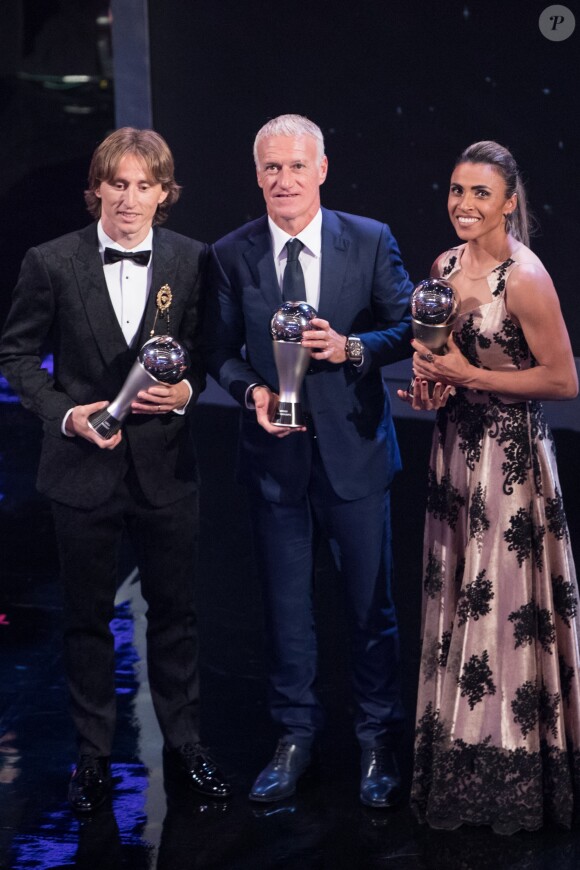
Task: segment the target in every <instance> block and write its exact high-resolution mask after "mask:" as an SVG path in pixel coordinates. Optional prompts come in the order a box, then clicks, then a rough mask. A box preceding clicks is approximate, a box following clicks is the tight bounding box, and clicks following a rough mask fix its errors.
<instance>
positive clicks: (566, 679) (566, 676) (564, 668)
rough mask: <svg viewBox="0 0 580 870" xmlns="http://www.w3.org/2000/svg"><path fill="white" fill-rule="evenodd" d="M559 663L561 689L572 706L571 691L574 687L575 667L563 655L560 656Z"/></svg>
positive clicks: (563, 695)
mask: <svg viewBox="0 0 580 870" xmlns="http://www.w3.org/2000/svg"><path fill="white" fill-rule="evenodd" d="M558 664H559V666H560V689H561V690H562V697H563V698H564V700H565V701H566V703H567V704H568V706H570V691H571V689H572V680H573V679H574V668H573V667H571V666H570V665H569V664H568V663H567V661H566V659H565V658H564V656H563V655H559V656H558Z"/></svg>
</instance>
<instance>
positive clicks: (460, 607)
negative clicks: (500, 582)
mask: <svg viewBox="0 0 580 870" xmlns="http://www.w3.org/2000/svg"><path fill="white" fill-rule="evenodd" d="M485 574H486V569H485V568H484V569H483V571H481V572H480V573H479V574H478V575H477V577H476V579H475V580H474V581H473V583H468V584H467V586H466V587H465V589H462V591H461V592H460V593H459V601H458V603H457V615H458V616H459V623H458V624H459V625H465V623H466V622H467V620H468V619H469V618H471V619H474V620H476V621H477V620H478V619H479V618H480V617H481V616H486V615H487V614H488V613H490V612H491V607H490V606H489V602H490V601H491V600H492V598H494V592H493V585H492V582H491V580H489V579H488V578H487V577H486V576H485Z"/></svg>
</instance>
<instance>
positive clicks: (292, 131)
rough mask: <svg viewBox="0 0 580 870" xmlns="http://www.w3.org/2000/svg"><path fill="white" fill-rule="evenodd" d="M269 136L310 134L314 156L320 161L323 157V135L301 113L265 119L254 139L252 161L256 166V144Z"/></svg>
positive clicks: (315, 125)
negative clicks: (313, 142) (314, 146)
mask: <svg viewBox="0 0 580 870" xmlns="http://www.w3.org/2000/svg"><path fill="white" fill-rule="evenodd" d="M269 136H312V138H313V139H315V140H316V158H317V160H318V161H321V160H322V158H323V157H324V136H323V135H322V130H321V129H320V127H318V125H317V124H315V123H314V121H311V120H310V119H309V118H305V117H304V116H303V115H278V117H277V118H272V119H271V120H270V121H267V122H266V123H265V124H264V126H263V127H262V128H261V129H260V130H258V133H257V135H256V138H255V139H254V163H255V164H256V167H257V166H258V145H259V143H260V142H261V141H262V139H266V138H267V137H269Z"/></svg>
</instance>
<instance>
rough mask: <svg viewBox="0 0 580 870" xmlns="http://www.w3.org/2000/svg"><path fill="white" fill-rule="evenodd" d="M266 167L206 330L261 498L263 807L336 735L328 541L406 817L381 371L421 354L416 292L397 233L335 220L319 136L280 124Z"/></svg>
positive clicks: (366, 765)
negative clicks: (413, 319) (265, 720)
mask: <svg viewBox="0 0 580 870" xmlns="http://www.w3.org/2000/svg"><path fill="white" fill-rule="evenodd" d="M254 159H255V163H256V170H257V178H258V185H259V186H260V187H261V188H262V191H263V193H264V199H265V201H266V208H267V215H265V216H264V217H262V218H259V219H258V220H256V221H252V222H251V223H248V224H246V225H245V226H243V227H241V228H240V229H238V230H236V231H235V232H233V233H230V234H229V235H227V236H225V238H223V239H221V240H220V241H218V242H217V243H216V244H215V245H214V246H213V249H212V252H211V257H210V282H209V298H208V309H207V320H206V329H205V343H206V352H207V361H208V368H209V371H210V373H211V374H212V375H213V376H214V377H215V378H216V380H217V381H218V382H219V383H220V384H221V385H222V386H223V387H224V388H225V389H226V390H228V391H229V393H230V394H231V395H232V396H233V397H234V398H236V399H237V400H238V401H239V403H240V405H241V408H242V424H241V434H240V451H239V478H240V480H241V481H242V482H244V483H246V484H247V486H248V489H249V496H250V507H251V515H252V526H253V531H254V538H255V549H256V557H257V560H258V564H259V569H260V575H261V578H262V581H263V590H264V601H265V606H266V627H267V632H268V642H269V654H270V668H271V671H270V709H271V714H272V717H273V719H274V721H275V722H276V723H277V724H278V725H279V726H280V731H281V737H280V741H279V743H278V745H277V747H276V751H275V753H274V756H273V758H272V760H271V761H270V763H269V764H268V765H267V766H266V767H265V769H264V770H263V771H262V772H261V773H260V774H259V776H258V778H257V779H256V781H255V783H254V785H253V787H252V790H251V792H250V799H251V800H253V801H261V802H270V801H276V800H281V799H282V798H285V797H287V796H289V795H291V794H293V793H294V791H295V789H296V785H297V782H298V780H299V778H300V777H301V776H302V775H303V774H304V773H305V772H306V771H307V769H308V767H309V766H310V764H311V758H312V747H313V742H314V740H315V738H316V736H317V735H318V733H319V732H320V730H321V728H322V724H323V713H322V709H321V706H320V703H319V701H318V699H317V697H316V694H315V691H314V684H315V679H316V669H317V662H316V636H315V631H314V619H313V608H312V579H313V544H314V541H315V539H316V538H317V536H318V533H322V534H323V535H325V536H326V537H327V539H328V541H329V543H330V547H331V550H332V553H333V555H334V557H335V560H336V563H337V567H338V568H339V569H340V572H341V574H342V576H343V578H344V581H345V587H346V595H347V604H348V611H349V617H350V628H351V631H350V642H351V649H352V655H351V659H352V671H353V690H354V697H355V702H356V722H355V727H356V735H357V738H358V740H359V743H360V747H361V751H362V774H361V785H360V797H361V800H362V802H363V803H364V804H367V805H370V806H374V807H390V806H392V805H393V804H395V803H396V802H397V801H398V799H399V798H400V793H401V790H400V776H399V771H398V767H397V762H396V756H395V748H396V745H397V739H398V737H399V735H400V733H401V730H402V726H403V710H402V705H401V698H400V680H399V647H398V630H397V621H396V615H395V609H394V605H393V600H392V596H391V569H392V554H391V526H390V501H389V496H390V493H389V487H390V484H391V481H392V479H393V476H394V474H395V473H396V471H398V469H399V468H400V457H399V450H398V446H397V442H396V438H395V432H394V428H393V423H392V419H391V412H390V405H389V399H388V396H387V394H386V392H385V389H384V386H383V380H382V377H381V366H383V365H386V364H388V363H392V362H395V361H396V360H399V359H402V358H404V357H407V356H409V354H410V351H409V342H410V339H411V331H410V315H409V297H410V294H411V290H412V285H411V282H410V281H409V277H408V275H407V273H406V271H405V269H404V267H403V263H402V261H401V256H400V253H399V249H398V246H397V243H396V242H395V240H394V238H393V236H392V234H391V232H390V230H389V228H388V227H387V226H386V225H385V224H381V223H379V222H377V221H374V220H370V219H367V218H362V217H355V216H353V215H349V214H344V213H342V212H335V211H329V210H327V209H323V208H321V205H320V185H321V184H323V182H324V180H325V178H326V174H327V169H328V160H327V158H326V156H325V153H324V140H323V136H322V133H321V131H320V129H319V128H318V127H317V126H316V125H315V124H313V123H312V122H311V121H310V120H308V119H307V118H304V117H302V116H299V115H281V116H280V117H278V118H275V119H273V120H272V121H269V122H268V123H267V124H266V125H265V126H264V127H262V129H261V130H260V131H259V132H258V134H257V136H256V140H255V144H254ZM293 239H298V241H299V242H300V243H301V244H300V245H299V254H298V262H299V264H300V266H299V270H298V271H299V273H300V282H302V294H303V295H302V296H301V298H302V299H303V300H305V301H306V302H308V303H309V304H310V305H312V307H314V308H315V309H316V310H317V312H318V315H319V316H318V317H316V318H315V319H314V320H312V322H311V327H312V328H311V329H310V330H308V331H307V332H305V333H304V335H303V339H302V344H303V346H304V347H306V348H309V349H310V352H311V361H310V366H309V369H308V371H307V373H306V376H305V379H304V384H303V394H302V398H303V403H304V406H305V407H306V408H307V412H308V413H307V425H305V426H303V427H300V428H298V429H296V428H280V427H279V426H275V425H273V423H272V419H273V416H274V413H275V410H276V405H277V401H278V396H277V390H278V377H277V371H276V365H275V362H274V356H273V351H272V340H271V338H270V332H269V323H270V319H271V317H272V315H273V313H274V312H275V311H276V309H278V308H279V307H280V305H281V302H282V290H281V288H282V285H283V283H284V273H285V269H286V265H287V260H288V254H289V249H288V247H287V243H288V242H289V241H291V240H293ZM290 259H292V255H290ZM294 268H295V267H294V266H293V267H292V269H294ZM289 274H290V273H289Z"/></svg>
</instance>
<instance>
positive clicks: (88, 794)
mask: <svg viewBox="0 0 580 870" xmlns="http://www.w3.org/2000/svg"><path fill="white" fill-rule="evenodd" d="M110 793H111V766H110V762H109V759H108V758H95V757H94V756H92V755H81V757H80V758H79V760H78V763H77V766H76V767H75V769H74V771H73V775H72V776H71V779H70V782H69V786H68V800H69V803H70V805H71V807H72V808H73V810H75V811H76V812H77V813H92V812H93V810H96V809H97V807H100V806H101V804H103V803H104V802H105V800H106V799H107V798H108V797H109V795H110Z"/></svg>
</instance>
